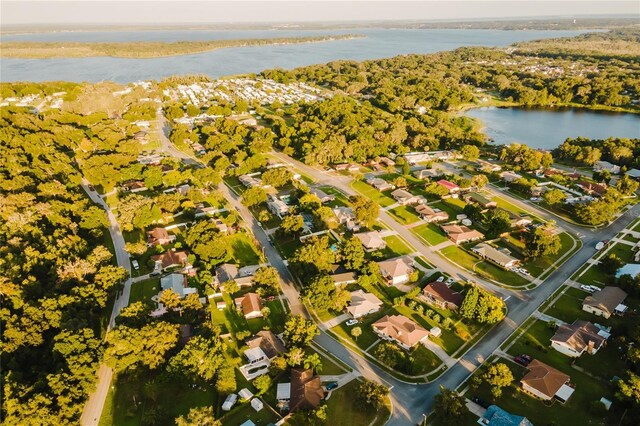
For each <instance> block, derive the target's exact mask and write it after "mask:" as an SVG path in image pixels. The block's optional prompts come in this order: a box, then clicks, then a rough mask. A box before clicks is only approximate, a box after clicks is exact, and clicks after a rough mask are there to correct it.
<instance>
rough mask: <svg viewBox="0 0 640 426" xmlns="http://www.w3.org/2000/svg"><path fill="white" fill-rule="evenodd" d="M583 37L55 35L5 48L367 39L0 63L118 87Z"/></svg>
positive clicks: (370, 31) (15, 72)
mask: <svg viewBox="0 0 640 426" xmlns="http://www.w3.org/2000/svg"><path fill="white" fill-rule="evenodd" d="M584 32H585V31H496V30H410V29H375V28H367V29H362V28H358V29H343V30H253V31H249V30H245V31H237V30H229V31H131V32H118V31H113V32H112V31H108V32H57V33H40V34H23V35H3V36H2V41H48V42H63V41H78V42H125V41H178V40H192V41H196V40H219V39H243V38H276V37H307V36H318V35H332V34H361V35H364V36H366V38H358V39H352V40H339V41H330V42H323V43H311V44H298V45H280V46H253V47H241V48H229V49H221V50H216V51H211V52H206V53H198V54H194V55H184V56H174V57H167V58H152V59H122V58H108V57H95V58H57V59H9V58H3V59H2V61H0V76H1V79H2V81H5V82H6V81H50V80H66V81H88V82H96V81H102V80H112V81H116V82H119V83H128V82H131V81H139V80H159V79H162V78H164V77H168V76H170V75H176V74H207V75H209V76H211V77H221V76H227V75H235V74H246V73H252V72H256V73H257V72H260V71H262V70H264V69H268V68H275V67H281V68H286V69H291V68H295V67H300V66H305V65H312V64H318V63H325V62H329V61H334V60H338V59H349V60H357V61H362V60H366V59H378V58H388V57H392V56H397V55H402V54H410V53H418V54H421V53H422V54H424V53H434V52H439V51H445V50H452V49H456V48H458V47H462V46H492V47H493V46H508V45H510V44H512V43H515V42H519V41H527V40H535V39H542V38H552V37H567V36H574V35H577V34H581V33H584Z"/></svg>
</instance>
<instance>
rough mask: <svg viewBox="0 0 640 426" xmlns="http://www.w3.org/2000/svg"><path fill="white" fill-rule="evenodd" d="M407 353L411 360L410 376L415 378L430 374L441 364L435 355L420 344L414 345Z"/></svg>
mask: <svg viewBox="0 0 640 426" xmlns="http://www.w3.org/2000/svg"><path fill="white" fill-rule="evenodd" d="M409 353H410V354H411V357H412V358H413V365H412V367H413V368H412V371H411V374H413V375H415V376H417V375H421V374H427V373H430V372H432V371H433V370H435V369H436V368H438V367H439V366H440V365H441V364H442V360H440V358H438V357H437V356H436V354H434V353H433V352H431V351H430V350H429V349H427V348H425V347H424V346H423V345H421V344H418V345H416V347H415V348H414V349H413V350H412V351H411V352H409Z"/></svg>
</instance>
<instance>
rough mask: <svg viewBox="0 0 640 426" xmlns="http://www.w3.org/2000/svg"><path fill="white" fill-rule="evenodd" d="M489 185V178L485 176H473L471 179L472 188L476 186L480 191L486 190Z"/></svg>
mask: <svg viewBox="0 0 640 426" xmlns="http://www.w3.org/2000/svg"><path fill="white" fill-rule="evenodd" d="M488 184H489V178H488V177H487V176H485V175H482V174H478V175H473V177H472V178H471V186H474V187H476V188H478V189H480V188H484V187H485V186H487V185H488Z"/></svg>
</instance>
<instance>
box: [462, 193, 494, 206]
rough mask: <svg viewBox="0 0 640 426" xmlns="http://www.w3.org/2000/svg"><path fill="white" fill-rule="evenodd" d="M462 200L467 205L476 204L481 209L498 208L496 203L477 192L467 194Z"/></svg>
mask: <svg viewBox="0 0 640 426" xmlns="http://www.w3.org/2000/svg"><path fill="white" fill-rule="evenodd" d="M463 199H464V201H466V202H467V204H477V205H479V206H480V207H482V208H483V209H493V208H496V207H498V203H496V202H495V201H493V200H491V199H489V198H487V197H485V196H484V195H482V194H480V193H478V192H469V193H468V194H465V195H464V197H463Z"/></svg>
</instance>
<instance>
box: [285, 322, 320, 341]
mask: <svg viewBox="0 0 640 426" xmlns="http://www.w3.org/2000/svg"><path fill="white" fill-rule="evenodd" d="M319 334H320V331H319V330H318V327H316V325H315V324H314V322H313V321H311V320H308V319H306V318H304V317H303V316H300V315H292V316H290V317H289V318H288V319H287V321H286V322H285V324H284V332H283V337H284V341H285V342H287V345H289V346H292V347H305V346H308V345H309V343H311V340H313V338H314V337H315V336H317V335H319Z"/></svg>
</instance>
